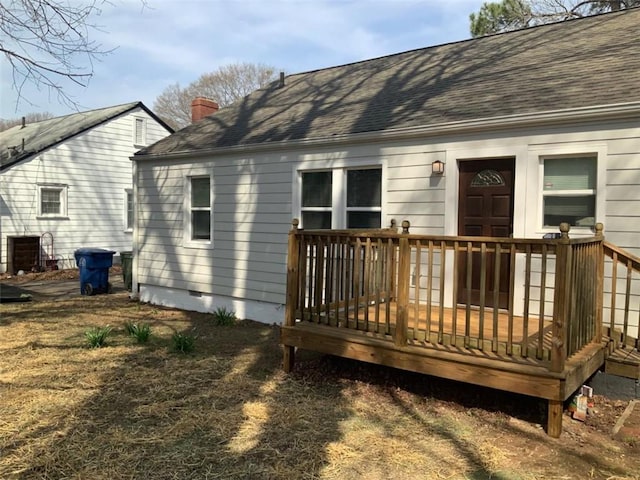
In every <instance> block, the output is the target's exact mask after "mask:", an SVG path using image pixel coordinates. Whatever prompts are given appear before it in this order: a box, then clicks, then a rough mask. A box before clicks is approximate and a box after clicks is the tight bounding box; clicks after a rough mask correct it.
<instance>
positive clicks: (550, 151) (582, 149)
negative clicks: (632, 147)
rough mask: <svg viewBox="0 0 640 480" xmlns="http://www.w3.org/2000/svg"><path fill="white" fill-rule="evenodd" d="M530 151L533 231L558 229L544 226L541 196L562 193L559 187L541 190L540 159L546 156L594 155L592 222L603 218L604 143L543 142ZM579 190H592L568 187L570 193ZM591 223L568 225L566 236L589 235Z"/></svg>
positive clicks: (605, 165)
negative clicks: (533, 169)
mask: <svg viewBox="0 0 640 480" xmlns="http://www.w3.org/2000/svg"><path fill="white" fill-rule="evenodd" d="M530 152H531V153H532V154H533V155H535V157H536V161H537V171H538V189H537V214H536V228H537V231H536V234H537V235H544V234H546V233H558V228H557V227H545V226H544V197H545V196H551V195H562V191H561V190H558V191H553V193H551V192H546V193H545V191H544V161H545V160H546V159H555V158H576V157H582V158H584V157H593V158H595V159H596V188H595V196H596V211H595V219H594V223H598V222H604V219H605V213H606V202H607V195H606V193H607V188H606V185H607V181H606V174H607V161H606V158H607V148H606V145H605V144H589V143H580V144H576V143H572V144H565V145H544V146H540V147H532V148H530ZM580 193H583V194H588V195H591V194H593V193H594V192H593V190H571V194H573V195H576V196H578V195H580ZM593 232H594V229H593V227H579V226H575V225H572V226H571V230H570V232H569V236H572V235H576V236H579V237H580V236H583V237H584V236H591V235H593Z"/></svg>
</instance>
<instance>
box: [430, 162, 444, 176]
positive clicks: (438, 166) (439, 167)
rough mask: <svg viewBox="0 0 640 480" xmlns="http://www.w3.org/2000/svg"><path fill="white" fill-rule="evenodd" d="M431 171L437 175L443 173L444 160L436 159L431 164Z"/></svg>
mask: <svg viewBox="0 0 640 480" xmlns="http://www.w3.org/2000/svg"><path fill="white" fill-rule="evenodd" d="M431 172H432V173H434V174H435V175H442V174H443V173H444V162H443V161H441V160H436V161H435V162H433V163H432V164H431Z"/></svg>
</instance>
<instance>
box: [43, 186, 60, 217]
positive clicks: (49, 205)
mask: <svg viewBox="0 0 640 480" xmlns="http://www.w3.org/2000/svg"><path fill="white" fill-rule="evenodd" d="M60 193H61V191H60V190H57V189H47V188H43V189H42V190H41V191H40V194H41V200H42V205H41V211H42V213H43V214H44V213H57V214H59V213H61V209H60V207H61V202H60Z"/></svg>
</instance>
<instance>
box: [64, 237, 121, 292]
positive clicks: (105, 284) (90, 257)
mask: <svg viewBox="0 0 640 480" xmlns="http://www.w3.org/2000/svg"><path fill="white" fill-rule="evenodd" d="M114 253H116V252H114V251H112V250H105V249H103V248H79V249H78V250H76V251H75V252H74V255H75V257H76V265H77V266H78V268H79V269H80V293H81V294H82V295H94V294H96V293H109V290H111V285H110V284H109V268H111V265H113V254H114Z"/></svg>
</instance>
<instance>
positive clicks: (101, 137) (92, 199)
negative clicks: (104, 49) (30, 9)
mask: <svg viewBox="0 0 640 480" xmlns="http://www.w3.org/2000/svg"><path fill="white" fill-rule="evenodd" d="M171 132H172V130H171V129H170V128H169V127H168V126H167V125H166V124H165V123H164V122H163V121H162V120H160V119H159V118H157V117H156V116H155V115H154V114H153V113H152V112H151V111H150V110H149V109H147V108H146V107H145V106H144V105H143V104H142V103H140V102H133V103H129V104H124V105H118V106H114V107H108V108H102V109H97V110H91V111H87V112H80V113H74V114H71V115H66V116H62V117H56V118H52V119H48V120H44V121H41V122H35V123H26V122H24V123H23V124H21V125H17V126H15V127H13V128H11V129H9V130H6V131H4V132H0V162H1V163H0V180H1V182H0V211H1V219H0V235H1V239H0V272H8V273H10V274H16V273H17V272H19V271H21V270H22V271H37V270H42V269H54V268H60V269H62V268H75V258H74V251H75V250H76V249H78V248H80V247H98V248H105V249H109V250H114V251H116V252H121V251H129V250H131V248H132V235H133V203H134V197H133V181H132V165H131V160H130V157H131V155H133V153H134V152H136V151H137V150H139V149H140V148H143V147H145V146H147V145H150V144H152V143H154V142H157V141H158V140H160V139H162V138H164V137H166V136H167V135H169V134H170V133H171Z"/></svg>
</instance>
